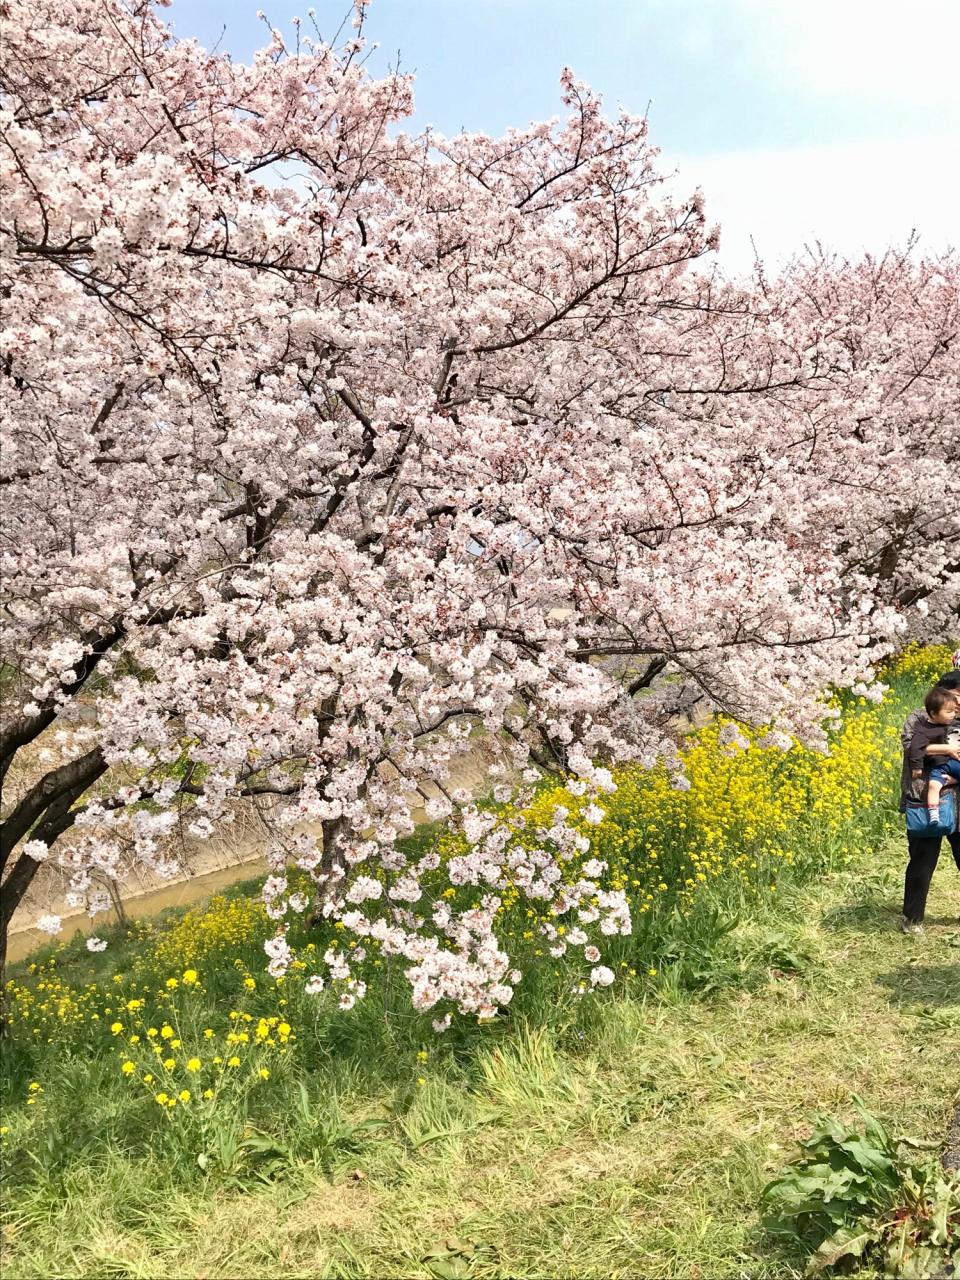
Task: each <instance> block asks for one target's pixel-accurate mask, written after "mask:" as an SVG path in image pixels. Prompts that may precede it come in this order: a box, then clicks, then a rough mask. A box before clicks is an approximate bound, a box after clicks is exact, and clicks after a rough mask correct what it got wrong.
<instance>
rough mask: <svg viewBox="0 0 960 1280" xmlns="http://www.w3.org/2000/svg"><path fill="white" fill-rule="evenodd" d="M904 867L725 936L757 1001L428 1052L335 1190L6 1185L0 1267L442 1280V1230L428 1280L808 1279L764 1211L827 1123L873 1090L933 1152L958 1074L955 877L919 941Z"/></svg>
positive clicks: (945, 875) (950, 871)
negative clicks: (905, 897) (465, 1248)
mask: <svg viewBox="0 0 960 1280" xmlns="http://www.w3.org/2000/svg"><path fill="white" fill-rule="evenodd" d="M901 870H902V850H901V847H900V844H899V842H893V843H891V844H890V845H889V846H888V847H887V848H886V849H885V850H884V851H883V852H882V853H880V854H878V855H876V856H872V857H870V858H869V859H867V858H864V859H863V860H860V859H858V860H857V861H856V862H855V863H854V864H853V865H852V866H851V868H850V869H849V870H847V871H846V872H844V873H842V874H841V875H837V876H834V877H832V878H830V879H829V880H828V881H825V882H821V883H819V884H814V885H809V886H807V887H805V888H802V889H799V890H796V891H795V892H794V893H793V894H792V895H790V896H786V895H785V896H784V899H783V900H782V901H780V902H779V903H777V905H776V907H775V908H767V910H766V912H765V914H763V915H760V916H758V917H756V918H755V919H754V921H753V922H752V923H751V924H750V925H749V926H747V927H745V928H744V929H742V930H741V932H740V933H739V934H738V935H736V936H735V937H733V938H732V939H731V940H730V945H731V948H732V951H733V952H734V953H736V954H737V955H739V956H740V957H741V959H742V962H743V964H744V966H745V967H747V968H748V969H749V970H750V971H751V972H753V973H754V974H756V973H757V972H758V967H759V971H761V972H763V973H764V977H763V980H761V981H759V982H758V981H753V982H751V983H748V985H747V987H746V988H740V989H732V990H728V991H723V992H720V993H718V994H716V995H715V996H714V997H713V998H711V999H710V1000H708V1001H691V1000H689V999H687V998H682V997H674V996H672V995H671V992H670V990H669V989H665V990H661V991H660V992H659V993H658V994H657V996H656V997H648V998H647V999H646V1000H645V1001H644V1002H639V1001H631V1000H629V999H624V998H622V997H621V998H613V999H610V1000H609V1001H608V1002H606V1008H605V1010H604V1014H605V1016H604V1017H603V1018H602V1019H597V1021H596V1025H595V1026H594V1028H593V1029H592V1030H588V1032H587V1033H586V1034H585V1037H584V1039H583V1040H582V1041H581V1040H578V1034H582V1033H578V1032H577V1031H575V1030H567V1031H566V1032H565V1033H564V1032H563V1031H549V1030H543V1029H541V1030H539V1031H531V1032H530V1033H528V1034H526V1035H523V1034H520V1035H516V1034H514V1035H512V1036H509V1037H499V1036H492V1037H491V1043H490V1046H489V1048H487V1049H486V1050H482V1051H481V1054H480V1058H479V1060H478V1061H476V1062H475V1063H473V1064H471V1072H470V1075H469V1077H468V1076H467V1075H465V1074H464V1072H462V1071H460V1072H457V1071H454V1070H453V1068H452V1067H451V1066H450V1064H449V1063H441V1062H439V1061H438V1062H437V1063H436V1064H434V1063H433V1062H431V1063H428V1064H427V1065H426V1066H424V1067H423V1072H424V1080H425V1083H424V1084H423V1085H422V1086H418V1087H416V1088H414V1089H413V1094H412V1100H409V1099H408V1101H409V1105H407V1103H406V1102H404V1104H403V1105H400V1106H398V1105H397V1099H396V1095H395V1094H394V1096H393V1099H392V1102H393V1110H392V1113H391V1114H390V1116H389V1117H388V1119H387V1122H386V1127H385V1128H384V1129H383V1130H381V1131H378V1132H377V1133H375V1134H372V1135H370V1136H369V1138H368V1139H367V1141H366V1142H365V1143H363V1144H362V1145H361V1146H360V1149H359V1150H355V1151H349V1150H347V1151H342V1150H341V1151H339V1152H334V1153H333V1155H332V1162H333V1163H332V1167H331V1170H330V1173H331V1178H329V1179H328V1178H327V1177H324V1175H323V1174H322V1173H321V1172H320V1171H319V1170H318V1169H317V1168H316V1167H315V1166H313V1165H310V1164H297V1165H295V1166H294V1167H293V1168H288V1169H287V1170H286V1171H285V1172H284V1174H283V1176H282V1177H280V1178H279V1179H278V1180H277V1181H276V1182H274V1183H272V1184H269V1185H264V1186H262V1187H260V1188H258V1187H253V1188H250V1187H247V1188H245V1189H243V1190H240V1191H229V1190H225V1189H223V1188H221V1189H220V1190H218V1191H216V1192H215V1193H213V1192H212V1191H211V1192H207V1193H204V1192H203V1190H202V1189H201V1188H200V1187H198V1186H197V1185H196V1183H194V1184H193V1185H192V1186H191V1187H186V1186H185V1185H184V1184H183V1182H182V1180H180V1179H178V1177H177V1172H178V1171H177V1170H176V1169H170V1168H167V1169H160V1168H150V1167H147V1166H145V1165H144V1164H143V1163H135V1162H131V1161H127V1162H124V1160H123V1159H122V1158H120V1157H119V1156H118V1158H117V1159H116V1160H110V1159H108V1160H106V1161H105V1163H104V1164H103V1166H102V1167H96V1168H83V1169H81V1170H74V1171H72V1172H69V1173H67V1174H66V1175H65V1177H64V1179H63V1180H62V1181H59V1182H58V1185H57V1186H56V1187H45V1186H44V1184H43V1182H42V1181H40V1182H38V1183H36V1184H34V1185H32V1186H31V1188H30V1190H29V1192H27V1193H25V1195H24V1197H23V1198H22V1199H21V1200H20V1203H19V1204H14V1203H12V1202H11V1200H12V1198H13V1197H11V1196H10V1193H9V1192H8V1203H7V1206H6V1208H7V1212H8V1225H7V1227H6V1228H5V1232H4V1236H5V1249H4V1254H5V1265H4V1275H5V1276H7V1277H9V1278H10V1280H13V1278H14V1277H21V1276H22V1277H26V1276H49V1275H59V1276H66V1275H84V1276H93V1275H95V1276H97V1277H107V1276H145V1277H146V1276H151V1277H153V1276H156V1277H173V1276H206V1277H240V1276H249V1275H254V1274H259V1275H267V1276H280V1275H283V1276H320V1275H322V1276H351V1277H352V1276H415V1275H425V1276H429V1275H431V1274H438V1272H435V1271H430V1270H429V1269H428V1267H427V1265H426V1264H425V1263H424V1262H423V1259H424V1256H425V1254H427V1253H428V1251H429V1250H430V1249H431V1247H433V1246H436V1245H442V1244H443V1242H444V1241H445V1240H447V1239H448V1238H449V1237H450V1236H452V1235H455V1236H456V1237H457V1238H458V1240H459V1242H461V1243H462V1244H469V1243H470V1242H473V1244H474V1245H475V1246H476V1249H475V1252H474V1254H473V1255H472V1257H471V1258H470V1259H469V1260H468V1259H466V1258H465V1257H464V1256H463V1255H462V1254H460V1253H458V1252H457V1251H456V1249H454V1250H452V1251H451V1252H448V1254H447V1256H446V1258H445V1260H444V1264H443V1266H441V1268H440V1272H439V1274H443V1273H444V1266H445V1267H446V1274H447V1275H453V1276H455V1275H458V1274H460V1275H472V1276H505V1275H506V1276H543V1275H551V1276H575V1277H578V1280H584V1278H586V1277H592V1276H618V1275H619V1276H632V1277H636V1276H643V1277H660V1276H670V1277H691V1280H696V1278H697V1277H700V1276H703V1277H704V1278H706V1277H715V1276H716V1277H719V1276H738V1277H740V1276H742V1277H747V1276H749V1277H771V1278H772V1277H777V1280H782V1278H783V1277H789V1276H792V1275H794V1274H796V1275H799V1274H800V1271H801V1262H800V1259H799V1258H798V1257H790V1256H785V1255H784V1254H783V1253H780V1252H777V1251H776V1249H775V1248H774V1246H772V1245H771V1243H770V1242H769V1241H765V1240H764V1239H763V1237H762V1235H761V1234H760V1233H759V1231H758V1227H757V1204H758V1198H759V1194H760V1190H761V1188H762V1186H763V1184H764V1183H765V1181H766V1180H767V1179H768V1177H769V1176H770V1174H771V1172H772V1171H773V1170H775V1169H778V1168H779V1167H780V1166H781V1165H782V1164H783V1163H784V1162H785V1161H786V1160H787V1159H788V1158H789V1157H790V1155H791V1153H792V1142H793V1140H794V1139H795V1138H796V1137H798V1136H801V1135H802V1134H803V1132H804V1127H805V1124H806V1123H807V1121H808V1120H809V1119H810V1118H811V1116H812V1114H813V1113H814V1112H815V1111H817V1110H818V1109H821V1108H822V1109H830V1110H841V1111H842V1110H847V1109H849V1102H850V1096H851V1094H853V1093H858V1094H860V1095H861V1096H863V1098H864V1099H865V1101H866V1102H867V1104H868V1106H869V1107H870V1108H871V1109H873V1110H875V1111H877V1112H878V1113H880V1114H881V1115H884V1116H887V1117H889V1118H890V1119H891V1120H892V1121H893V1122H894V1125H895V1126H896V1127H898V1128H902V1129H904V1130H907V1131H910V1132H912V1133H914V1134H920V1135H922V1136H924V1137H927V1138H935V1137H938V1136H939V1135H940V1134H942V1132H943V1130H944V1128H945V1125H946V1119H947V1112H948V1107H949V1103H950V1100H951V1098H952V1096H953V1095H954V1093H955V1091H956V1088H957V1086H958V1083H960V1080H958V1076H960V1070H958V1056H960V1055H958V1045H960V931H958V926H957V917H958V915H960V876H958V875H957V873H956V871H955V870H954V868H953V865H952V861H951V860H950V859H949V857H947V858H946V860H945V861H944V862H942V863H941V868H940V870H939V872H938V875H937V878H936V880H935V882H934V890H933V894H932V898H931V913H932V921H931V926H930V929H929V931H928V934H927V936H926V938H923V939H914V938H905V937H903V936H901V935H900V934H899V933H898V932H897V931H896V920H897V915H896V907H897V898H898V894H899V885H900V874H901ZM771 964H772V966H773V967H771ZM778 966H779V967H778ZM791 966H796V967H798V968H799V972H797V973H794V974H786V973H784V972H783V971H784V970H785V969H788V968H790V967H791ZM468 1080H472V1082H473V1083H472V1084H471V1083H468ZM93 1087H95V1086H93ZM390 1101H391V1100H390V1099H384V1103H388V1102H390ZM343 1105H344V1108H345V1109H346V1110H347V1111H348V1112H351V1113H352V1114H353V1115H354V1116H358V1115H359V1114H362V1110H361V1104H360V1102H359V1101H358V1099H356V1098H355V1099H353V1100H352V1102H351V1101H350V1100H348V1099H346V1098H345V1099H344V1104H343ZM374 1105H375V1104H374ZM369 1106H370V1104H369V1103H367V1104H363V1109H366V1111H367V1114H369ZM54 1206H56V1208H54Z"/></svg>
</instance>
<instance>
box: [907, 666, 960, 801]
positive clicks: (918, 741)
mask: <svg viewBox="0 0 960 1280" xmlns="http://www.w3.org/2000/svg"><path fill="white" fill-rule="evenodd" d="M924 708H925V709H926V712H927V720H926V722H924V721H921V722H920V723H919V724H918V725H917V728H916V730H915V732H914V734H913V738H912V740H911V742H910V749H909V756H910V770H911V775H912V776H913V777H914V778H922V777H926V780H927V788H926V801H927V814H928V817H929V819H930V821H931V822H937V821H938V819H939V816H940V792H941V791H942V790H943V787H944V786H945V785H946V784H948V783H950V782H960V751H954V752H953V753H951V755H945V754H941V752H937V753H936V754H935V755H927V752H928V750H929V748H930V747H932V746H940V747H941V748H942V747H943V746H944V745H946V744H948V743H949V744H950V745H953V744H952V743H951V742H950V738H951V734H950V730H951V728H952V727H953V725H954V721H955V720H956V718H957V712H958V709H960V701H958V699H957V695H956V692H955V691H954V690H951V689H941V688H940V687H939V686H937V687H935V688H933V689H931V690H930V692H929V693H928V694H927V697H926V700H925V702H924ZM925 756H926V759H924V757H925Z"/></svg>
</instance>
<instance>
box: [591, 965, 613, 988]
mask: <svg viewBox="0 0 960 1280" xmlns="http://www.w3.org/2000/svg"><path fill="white" fill-rule="evenodd" d="M613 979H614V972H613V970H612V969H608V968H607V966H606V965H605V964H598V965H597V967H596V968H595V969H591V970H590V982H591V985H593V986H594V987H609V986H610V983H611V982H613Z"/></svg>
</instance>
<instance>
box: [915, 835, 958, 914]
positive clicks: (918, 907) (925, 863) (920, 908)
mask: <svg viewBox="0 0 960 1280" xmlns="http://www.w3.org/2000/svg"><path fill="white" fill-rule="evenodd" d="M942 839H943V837H942V836H916V835H913V833H912V832H907V849H908V851H909V854H910V861H909V862H908V863H907V874H906V877H905V879H904V884H903V914H904V916H905V917H906V918H907V919H908V920H912V921H914V922H915V923H916V924H919V923H920V922H921V920H922V919H923V915H924V911H925V910H926V907H927V894H928V893H929V892H930V881H931V880H932V879H933V873H934V871H935V870H936V867H937V859H938V858H939V857H940V842H941V840H942ZM947 841H948V843H949V845H950V849H951V852H952V853H953V860H954V862H955V863H956V864H957V870H958V871H960V832H957V831H954V832H953V833H952V834H951V835H949V836H947Z"/></svg>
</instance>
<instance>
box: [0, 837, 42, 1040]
mask: <svg viewBox="0 0 960 1280" xmlns="http://www.w3.org/2000/svg"><path fill="white" fill-rule="evenodd" d="M39 870H40V863H39V862H37V861H36V860H35V859H33V858H29V857H27V855H26V854H21V855H20V857H19V858H18V859H17V861H16V863H15V864H14V867H13V870H12V871H11V872H10V874H9V875H8V876H7V878H6V880H4V882H3V891H2V892H0V1035H6V1032H7V995H6V975H7V934H8V932H9V929H10V921H11V920H12V918H13V913H14V912H15V911H16V909H17V907H19V905H20V903H21V902H22V901H23V896H24V894H25V893H26V892H27V890H28V889H29V888H30V885H31V884H32V883H33V877H34V876H35V875H36V874H37V872H38V871H39Z"/></svg>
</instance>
